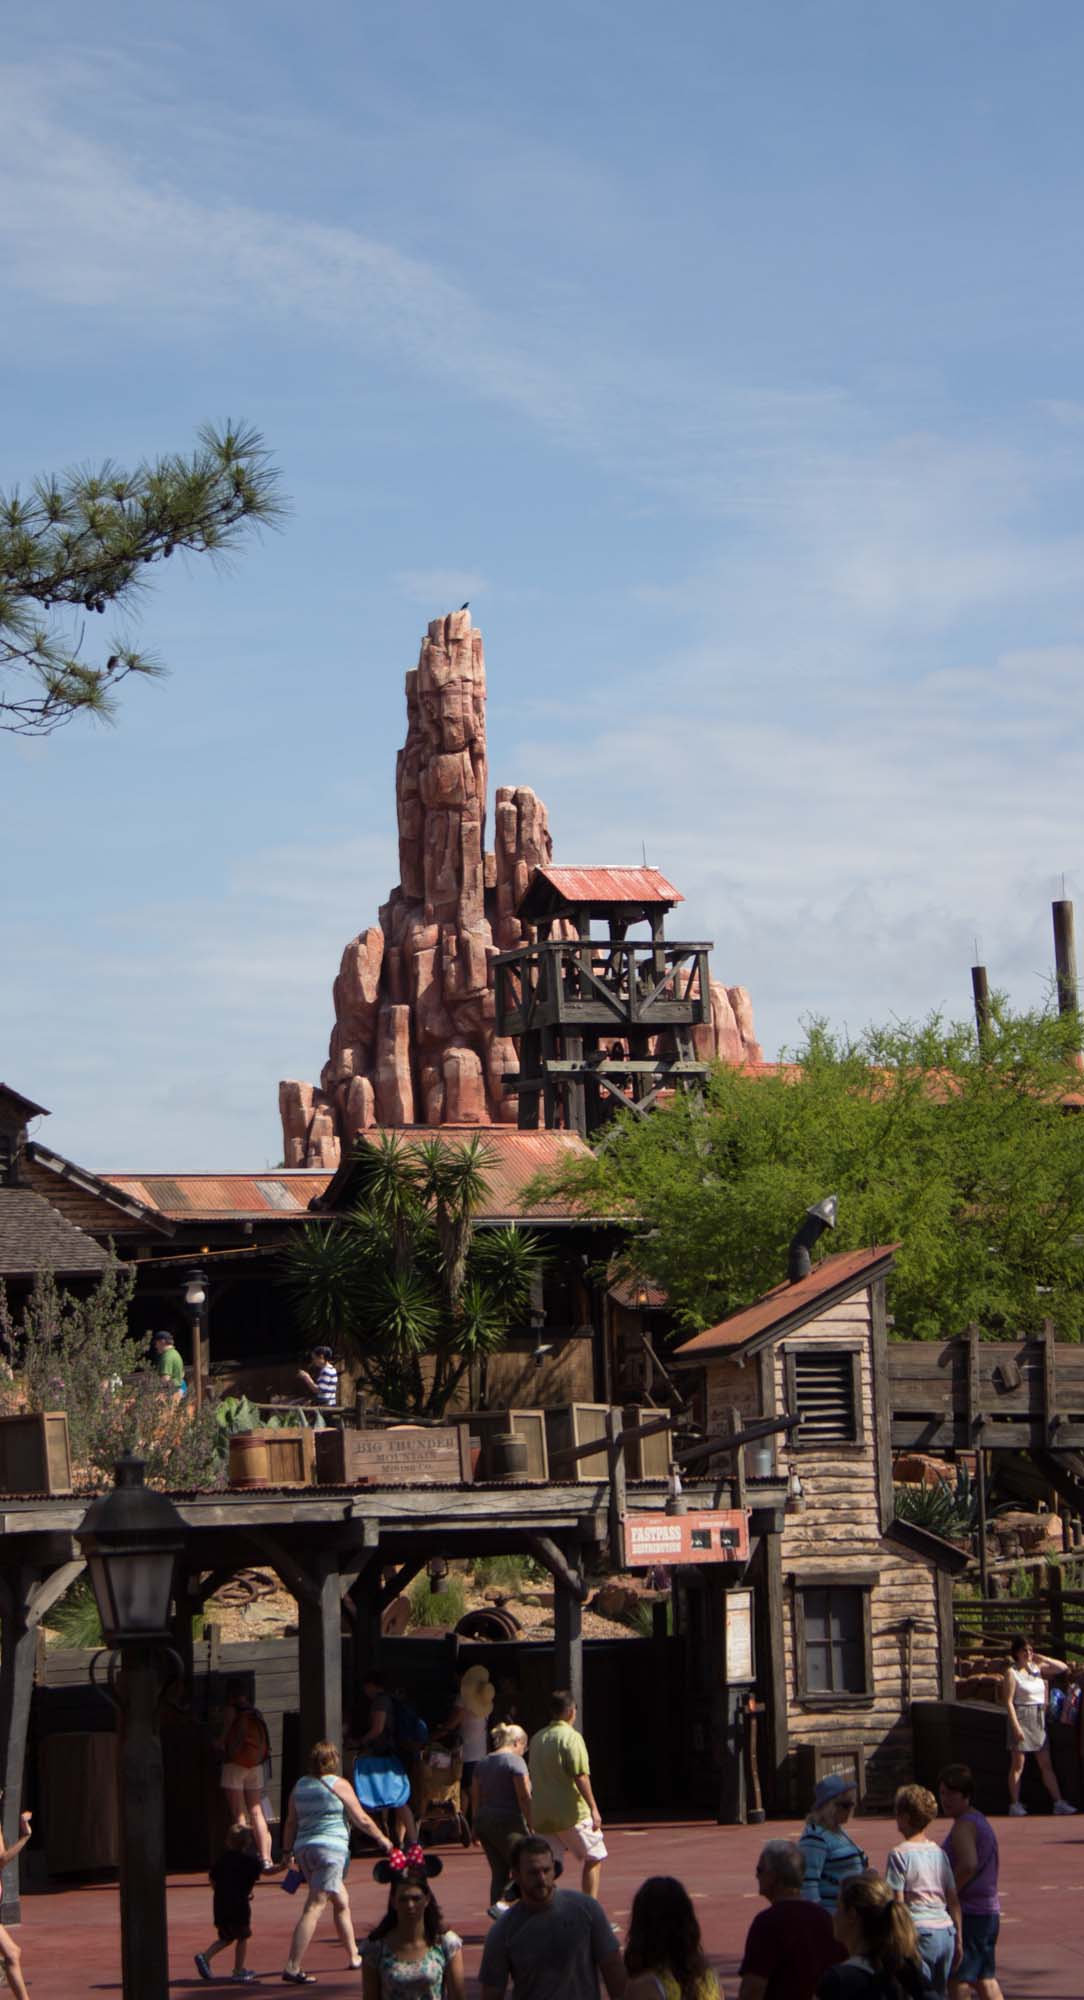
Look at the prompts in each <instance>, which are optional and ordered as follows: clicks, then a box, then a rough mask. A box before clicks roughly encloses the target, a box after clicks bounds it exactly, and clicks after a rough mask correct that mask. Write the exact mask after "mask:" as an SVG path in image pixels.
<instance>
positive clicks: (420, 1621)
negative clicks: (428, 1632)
mask: <svg viewBox="0 0 1084 2000" xmlns="http://www.w3.org/2000/svg"><path fill="white" fill-rule="evenodd" d="M408 1595H409V1598H410V1622H411V1624H412V1625H458V1623H459V1621H460V1619H461V1618H462V1616H463V1613H464V1612H465V1610H466V1608H467V1594H466V1591H465V1590H464V1588H463V1579H462V1577H459V1576H456V1575H455V1574H454V1573H453V1574H452V1575H451V1576H448V1577H445V1579H444V1583H443V1585H442V1587H441V1589H440V1590H430V1588H429V1579H428V1577H426V1576H416V1577H415V1579H414V1581H413V1583H412V1584H411V1586H410V1590H409V1592H408Z"/></svg>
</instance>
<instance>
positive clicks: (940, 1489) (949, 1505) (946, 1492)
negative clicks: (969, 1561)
mask: <svg viewBox="0 0 1084 2000" xmlns="http://www.w3.org/2000/svg"><path fill="white" fill-rule="evenodd" d="M895 1491H896V1519H897V1520H898V1521H910V1522H911V1524H912V1526H913V1527H915V1528H926V1529H928V1531H929V1532H930V1534H933V1535H941V1536H943V1538H944V1539H945V1540H946V1541H950V1542H951V1541H957V1542H960V1541H966V1540H968V1538H969V1537H970V1536H971V1535H972V1534H973V1533H974V1532H975V1529H976V1528H977V1526H978V1511H979V1503H978V1492H977V1490H976V1486H975V1482H974V1480H973V1479H972V1477H971V1474H970V1473H969V1471H968V1470H967V1467H966V1466H965V1465H958V1466H957V1467H956V1480H955V1484H954V1485H952V1486H950V1485H949V1482H948V1480H947V1479H945V1478H939V1479H938V1480H937V1481H936V1483H935V1484H934V1485H933V1486H897V1487H896V1489H895Z"/></svg>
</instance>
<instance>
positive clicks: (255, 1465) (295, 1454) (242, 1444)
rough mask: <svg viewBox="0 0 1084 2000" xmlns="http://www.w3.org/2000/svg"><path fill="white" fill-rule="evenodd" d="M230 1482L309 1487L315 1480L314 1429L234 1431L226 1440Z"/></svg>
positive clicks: (243, 1486) (248, 1485)
mask: <svg viewBox="0 0 1084 2000" xmlns="http://www.w3.org/2000/svg"><path fill="white" fill-rule="evenodd" d="M229 1480H230V1485H231V1486H233V1487H237V1488H241V1489H245V1488H251V1487H260V1486H312V1485H314V1484H315V1482H316V1432H315V1431H311V1430H309V1428H308V1426H307V1425H306V1427H305V1428H304V1429H303V1430H300V1429H297V1430H295V1429H290V1430H264V1431H237V1432H235V1433H234V1435H233V1437H231V1439H230V1470H229Z"/></svg>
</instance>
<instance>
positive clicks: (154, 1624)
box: [75, 1452, 184, 1647]
mask: <svg viewBox="0 0 1084 2000" xmlns="http://www.w3.org/2000/svg"><path fill="white" fill-rule="evenodd" d="M114 1477H115V1480H116V1484H115V1485H114V1487H113V1491H112V1493H104V1494H102V1496H101V1498H100V1499H98V1500H94V1501H92V1502H91V1505H90V1506H89V1507H88V1508H87V1511H86V1513H85V1515H84V1517H83V1524H82V1527H80V1528H77V1529H76V1533H75V1538H76V1540H77V1541H78V1542H79V1544H80V1546H81V1548H82V1551H83V1554H84V1556H85V1557H86V1563H87V1569H88V1570H89V1572H90V1581H91V1586H92V1588H93V1591H94V1597H95V1601H96V1603H97V1606H98V1616H99V1617H100V1619H101V1621H102V1631H103V1633H104V1634H105V1643H106V1645H107V1646H110V1647H113V1646H125V1645H148V1644H150V1645H153V1644H154V1643H155V1642H156V1641H160V1642H166V1641H168V1640H169V1639H170V1637H171V1636H172V1635H171V1632H170V1623H169V1613H170V1605H171V1603H172V1600H173V1571H174V1566H175V1564H176V1561H177V1557H178V1555H179V1554H180V1552H181V1550H182V1549H183V1547H184V1522H183V1521H182V1519H181V1517H180V1515H179V1514H178V1512H177V1509H176V1507H175V1506H174V1505H173V1502H172V1500H170V1499H169V1498H168V1497H167V1495H166V1494H164V1493H155V1492H153V1491H152V1489H151V1488H150V1487H148V1486H145V1485H144V1484H143V1460H142V1459H141V1458H135V1457H133V1456H132V1454H131V1453H130V1452H126V1453H125V1455H124V1457H123V1458H121V1459H119V1460H118V1461H117V1464H116V1467H115V1469H114Z"/></svg>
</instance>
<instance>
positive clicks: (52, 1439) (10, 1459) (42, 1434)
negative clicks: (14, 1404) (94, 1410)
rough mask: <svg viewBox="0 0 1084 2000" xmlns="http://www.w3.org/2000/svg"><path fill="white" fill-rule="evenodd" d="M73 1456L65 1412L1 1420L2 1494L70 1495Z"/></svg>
mask: <svg viewBox="0 0 1084 2000" xmlns="http://www.w3.org/2000/svg"><path fill="white" fill-rule="evenodd" d="M71 1490H72V1455H71V1446H70V1444H69V1442H68V1415H67V1411H66V1410H33V1411H31V1410H23V1411H20V1412H19V1414H18V1415H17V1416H13V1417H0V1492H2V1493H70V1492H71Z"/></svg>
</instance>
